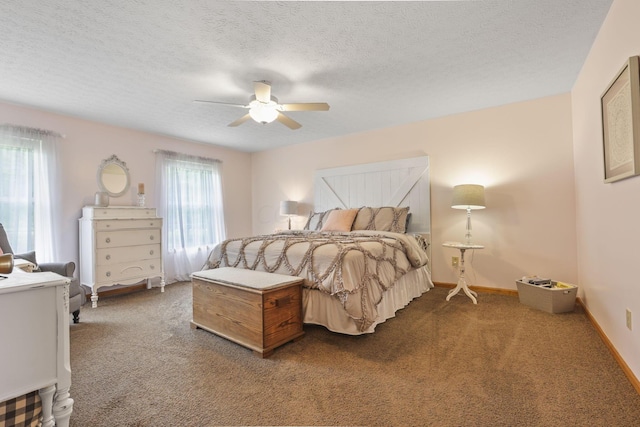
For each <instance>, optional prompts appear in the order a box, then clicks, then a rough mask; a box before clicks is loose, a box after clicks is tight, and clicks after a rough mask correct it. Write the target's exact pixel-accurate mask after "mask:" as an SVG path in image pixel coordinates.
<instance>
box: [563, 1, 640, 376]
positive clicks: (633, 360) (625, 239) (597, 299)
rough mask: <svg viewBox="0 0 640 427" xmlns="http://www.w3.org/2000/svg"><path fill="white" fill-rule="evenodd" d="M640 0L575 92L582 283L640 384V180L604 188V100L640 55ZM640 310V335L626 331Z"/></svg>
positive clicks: (637, 324)
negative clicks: (616, 79)
mask: <svg viewBox="0 0 640 427" xmlns="http://www.w3.org/2000/svg"><path fill="white" fill-rule="evenodd" d="M639 16H640V2H639V1H637V0H615V1H614V3H613V5H612V7H611V10H610V11H609V15H608V16H607V19H606V20H605V22H604V24H603V26H602V28H601V30H600V33H599V35H598V37H597V39H596V41H595V43H594V45H593V46H592V48H591V52H590V54H589V56H588V58H587V60H586V62H585V64H584V66H583V68H582V71H581V72H580V75H579V78H578V80H577V82H576V84H575V86H574V89H573V92H572V100H573V132H574V157H575V173H576V200H577V201H576V206H577V208H576V209H577V229H578V243H577V250H578V256H579V260H580V262H579V269H578V273H579V281H580V284H581V286H582V291H583V295H584V297H583V298H584V301H585V303H586V305H587V307H588V309H589V311H590V312H591V313H592V314H593V315H594V317H595V318H596V320H597V322H598V324H599V325H600V327H601V328H602V329H603V331H604V332H605V333H606V334H607V336H608V338H609V340H610V341H611V342H612V343H613V344H614V346H615V347H616V349H617V351H618V352H619V353H620V355H621V356H622V358H623V359H624V360H625V362H626V363H627V364H628V365H629V367H630V368H631V370H632V371H633V372H634V374H635V376H636V378H640V278H639V275H638V261H639V259H640V258H638V253H640V249H639V248H638V245H637V243H638V242H640V220H639V218H640V215H639V212H640V177H633V178H629V179H626V180H623V181H618V182H615V183H611V184H605V183H604V182H603V179H604V172H603V149H602V126H601V118H600V114H601V113H600V96H601V95H602V93H603V92H604V90H605V89H606V88H607V86H608V85H609V83H610V82H611V79H613V77H614V76H615V75H616V73H617V72H618V71H619V70H620V68H621V67H622V65H623V64H624V63H625V61H626V60H627V59H628V58H629V57H630V56H635V55H640V26H638V17H639ZM627 308H628V309H630V310H631V311H632V314H633V317H634V320H633V328H634V329H633V330H632V331H630V330H629V329H627V327H626V315H625V311H626V309H627Z"/></svg>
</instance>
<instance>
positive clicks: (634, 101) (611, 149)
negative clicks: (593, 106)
mask: <svg viewBox="0 0 640 427" xmlns="http://www.w3.org/2000/svg"><path fill="white" fill-rule="evenodd" d="M639 59H640V58H639V57H638V56H632V57H631V58H629V60H628V61H627V63H626V64H624V66H623V67H622V69H621V70H620V71H619V72H618V74H616V76H615V78H614V79H613V81H612V82H611V84H609V86H608V87H607V90H605V92H604V93H603V94H602V97H601V98H600V105H601V107H602V142H603V149H604V182H615V181H619V180H621V179H624V178H629V177H632V176H635V175H638V174H640V72H639V63H640V61H639Z"/></svg>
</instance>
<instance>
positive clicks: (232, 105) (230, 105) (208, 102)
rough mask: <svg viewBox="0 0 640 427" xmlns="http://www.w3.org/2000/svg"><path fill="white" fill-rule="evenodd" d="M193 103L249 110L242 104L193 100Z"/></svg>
mask: <svg viewBox="0 0 640 427" xmlns="http://www.w3.org/2000/svg"><path fill="white" fill-rule="evenodd" d="M193 102H204V103H206V104H218V105H226V106H228V107H240V108H249V106H248V105H244V104H233V103H231V102H218V101H205V100H202V99H195V100H194V101H193Z"/></svg>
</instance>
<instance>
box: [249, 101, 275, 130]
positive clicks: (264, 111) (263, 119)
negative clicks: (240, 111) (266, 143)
mask: <svg viewBox="0 0 640 427" xmlns="http://www.w3.org/2000/svg"><path fill="white" fill-rule="evenodd" d="M278 114H279V113H278V103H277V100H276V101H274V97H271V101H269V102H260V101H258V100H257V99H254V100H252V101H251V102H250V103H249V115H250V116H251V118H252V119H253V120H255V121H256V122H258V123H262V124H267V123H271V122H272V121H274V120H275V119H277V118H278Z"/></svg>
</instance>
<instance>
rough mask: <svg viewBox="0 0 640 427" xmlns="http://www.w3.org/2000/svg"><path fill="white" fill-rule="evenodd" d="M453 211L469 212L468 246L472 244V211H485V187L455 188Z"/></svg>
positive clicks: (468, 185)
mask: <svg viewBox="0 0 640 427" xmlns="http://www.w3.org/2000/svg"><path fill="white" fill-rule="evenodd" d="M451 207H452V208H453V209H466V210H467V233H466V234H465V239H466V244H467V245H470V244H471V210H472V209H484V208H485V205H484V187H483V186H482V185H476V184H462V185H456V186H455V187H453V201H452V202H451Z"/></svg>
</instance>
